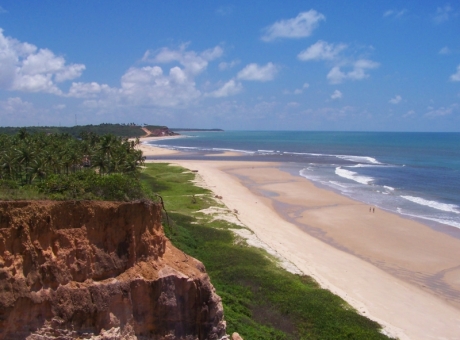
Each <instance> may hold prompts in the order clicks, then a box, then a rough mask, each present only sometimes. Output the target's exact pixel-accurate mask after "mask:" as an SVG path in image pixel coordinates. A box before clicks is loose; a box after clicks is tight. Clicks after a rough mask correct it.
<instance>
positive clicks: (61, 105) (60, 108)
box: [53, 104, 67, 110]
mask: <svg viewBox="0 0 460 340" xmlns="http://www.w3.org/2000/svg"><path fill="white" fill-rule="evenodd" d="M66 107H67V106H66V105H65V104H56V105H53V109H55V110H64V109H65V108H66Z"/></svg>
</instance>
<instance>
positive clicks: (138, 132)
mask: <svg viewBox="0 0 460 340" xmlns="http://www.w3.org/2000/svg"><path fill="white" fill-rule="evenodd" d="M142 127H144V128H147V129H148V130H150V131H153V130H155V129H161V128H166V127H165V126H157V125H144V126H139V125H135V124H134V123H131V124H99V125H77V126H72V127H66V126H63V127H60V126H59V127H58V126H30V127H27V131H28V132H29V133H30V134H36V133H51V134H62V133H65V134H68V135H71V136H73V137H79V136H80V135H81V134H82V133H93V134H96V135H106V134H111V135H115V136H119V137H129V138H135V137H142V136H145V134H146V133H145V131H144V130H142ZM21 129H24V128H20V127H0V134H5V135H10V136H12V135H15V134H17V133H19V131H21Z"/></svg>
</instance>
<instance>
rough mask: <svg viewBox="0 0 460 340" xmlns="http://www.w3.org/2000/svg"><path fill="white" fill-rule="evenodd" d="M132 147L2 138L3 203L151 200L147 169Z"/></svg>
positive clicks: (99, 140)
mask: <svg viewBox="0 0 460 340" xmlns="http://www.w3.org/2000/svg"><path fill="white" fill-rule="evenodd" d="M137 144H138V140H136V141H129V140H127V139H125V138H121V137H116V136H114V135H111V134H107V135H103V136H98V135H96V134H94V133H86V132H84V133H81V135H80V138H79V139H77V138H74V137H72V136H71V135H69V134H45V133H35V134H30V133H29V132H28V130H26V129H21V130H20V131H19V132H18V133H17V134H16V135H14V136H8V135H0V199H43V198H49V199H98V200H133V199H140V198H146V197H151V195H149V194H148V190H146V189H145V188H143V187H142V185H141V183H140V181H139V167H140V166H141V165H143V163H144V157H143V156H142V152H141V151H140V150H137V149H136V146H137Z"/></svg>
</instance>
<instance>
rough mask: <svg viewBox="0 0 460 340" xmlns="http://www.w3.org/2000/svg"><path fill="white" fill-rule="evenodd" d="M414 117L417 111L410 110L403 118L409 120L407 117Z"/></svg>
mask: <svg viewBox="0 0 460 340" xmlns="http://www.w3.org/2000/svg"><path fill="white" fill-rule="evenodd" d="M413 115H415V111H414V110H409V111H407V112H406V113H405V114H403V117H404V118H407V117H410V116H413Z"/></svg>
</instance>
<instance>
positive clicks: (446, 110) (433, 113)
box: [425, 104, 459, 117]
mask: <svg viewBox="0 0 460 340" xmlns="http://www.w3.org/2000/svg"><path fill="white" fill-rule="evenodd" d="M458 108H459V105H458V104H452V105H450V106H448V107H444V106H442V107H440V108H437V109H434V108H429V109H430V111H428V112H427V113H425V116H426V117H442V116H447V115H450V114H452V112H454V111H457V110H458Z"/></svg>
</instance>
